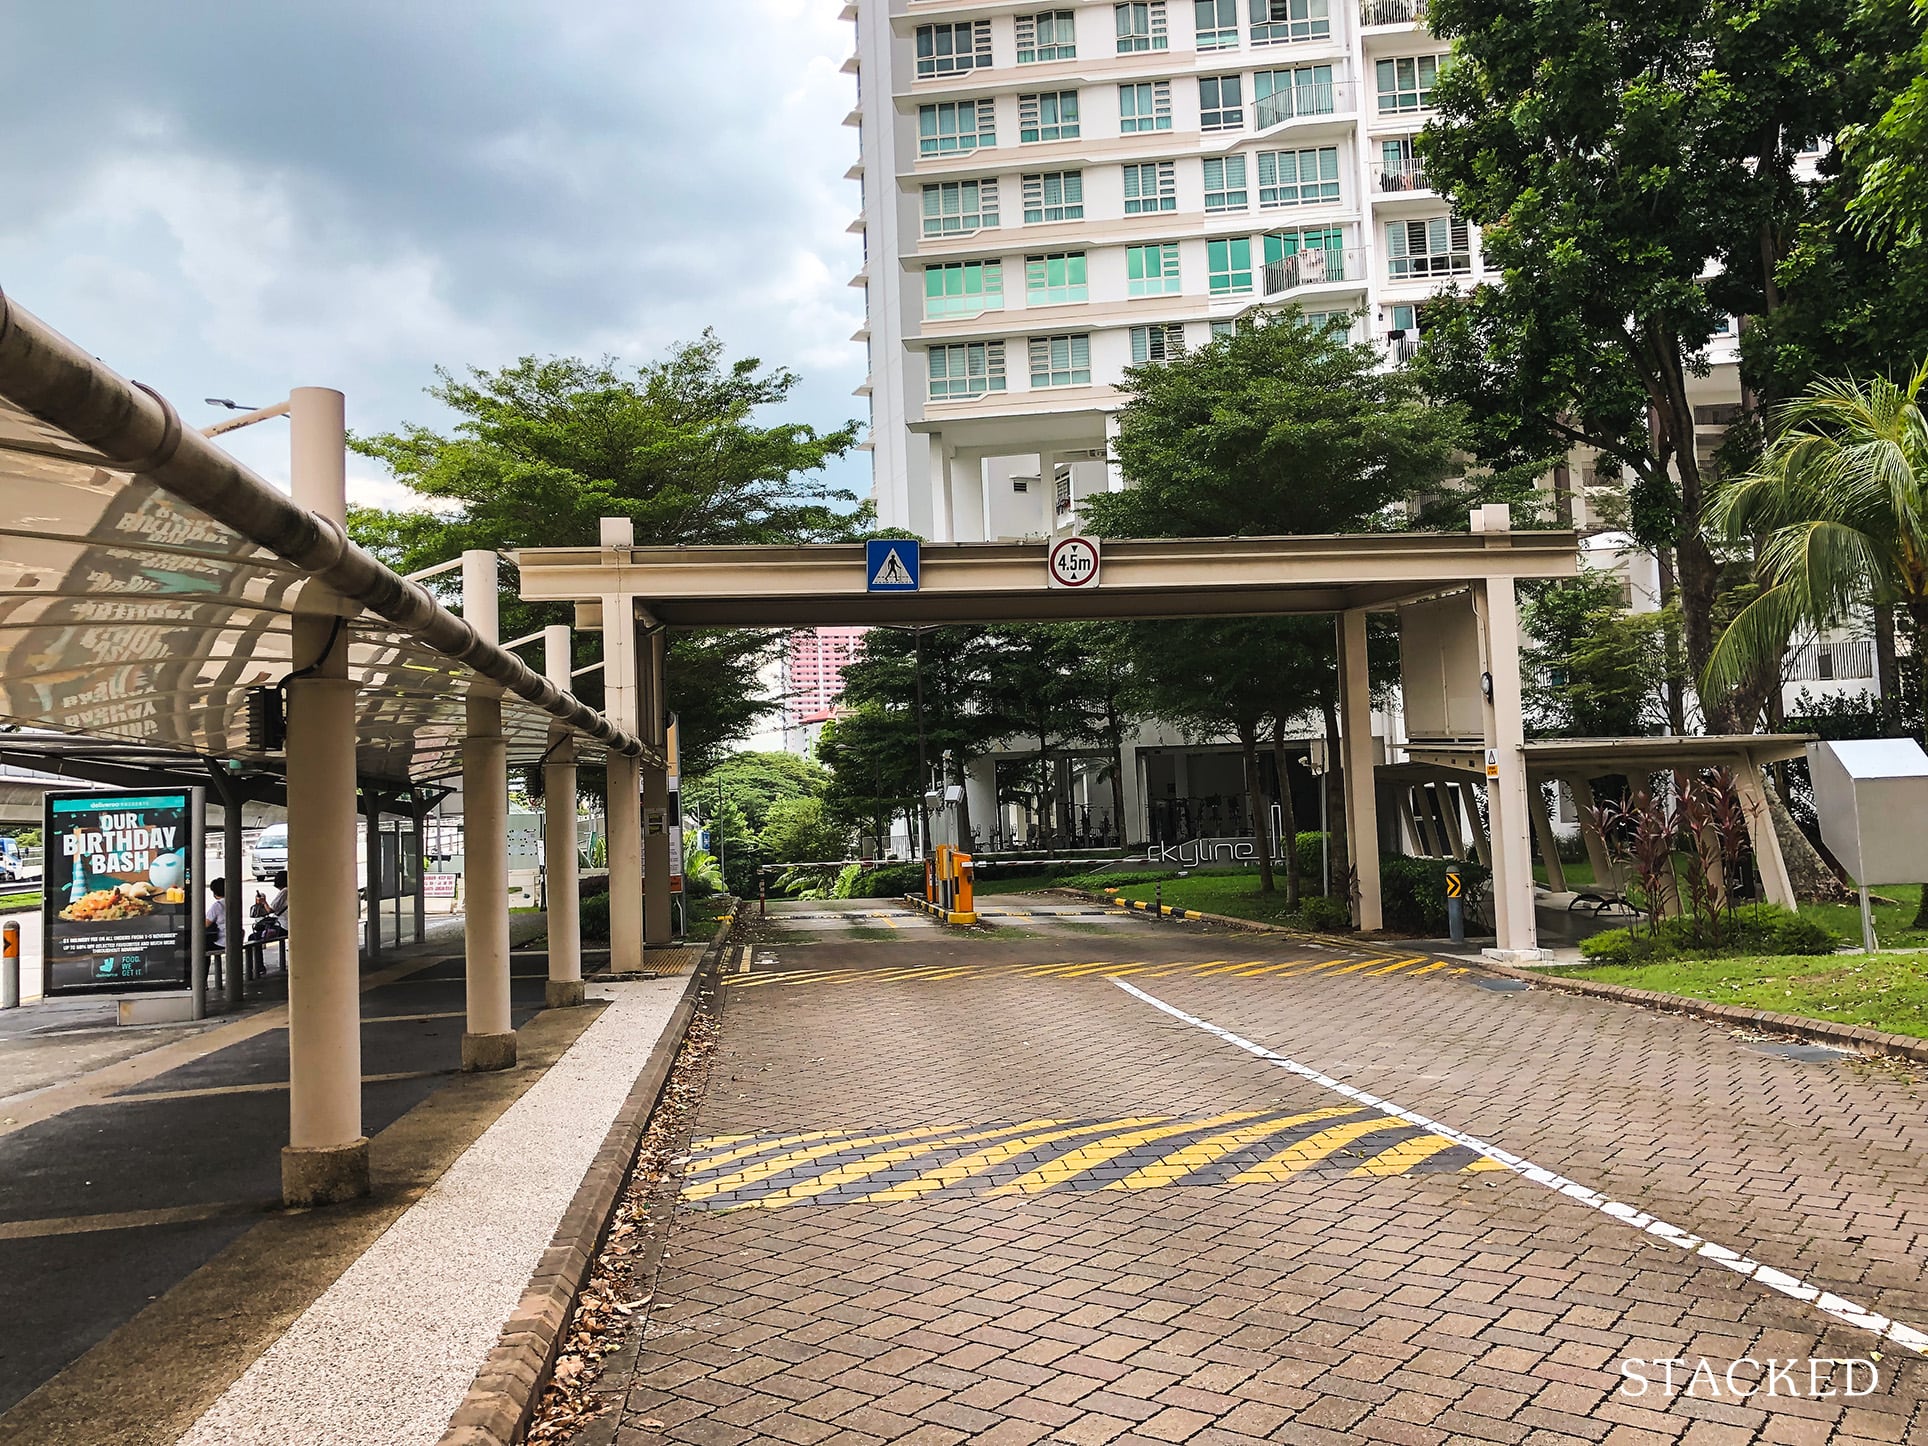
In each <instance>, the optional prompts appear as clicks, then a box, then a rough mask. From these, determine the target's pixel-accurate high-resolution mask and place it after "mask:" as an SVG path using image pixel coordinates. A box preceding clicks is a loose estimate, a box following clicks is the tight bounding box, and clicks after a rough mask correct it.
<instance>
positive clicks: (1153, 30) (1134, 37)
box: [1112, 0, 1168, 55]
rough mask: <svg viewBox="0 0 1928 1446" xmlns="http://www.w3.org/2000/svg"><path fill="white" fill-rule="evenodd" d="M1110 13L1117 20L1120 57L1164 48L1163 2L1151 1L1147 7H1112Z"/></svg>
mask: <svg viewBox="0 0 1928 1446" xmlns="http://www.w3.org/2000/svg"><path fill="white" fill-rule="evenodd" d="M1112 11H1113V13H1114V14H1115V15H1116V16H1117V19H1118V53H1119V54H1120V55H1134V54H1136V53H1137V52H1139V51H1141V50H1163V49H1165V48H1166V46H1167V44H1168V41H1167V39H1166V36H1165V0H1153V3H1152V4H1149V5H1114V6H1113V7H1112Z"/></svg>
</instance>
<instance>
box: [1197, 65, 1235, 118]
mask: <svg viewBox="0 0 1928 1446" xmlns="http://www.w3.org/2000/svg"><path fill="white" fill-rule="evenodd" d="M1243 94H1244V92H1243V91H1241V90H1240V88H1239V77H1237V76H1236V75H1208V76H1205V77H1204V78H1203V79H1201V80H1200V81H1199V82H1198V128H1199V129H1200V130H1206V131H1235V130H1240V129H1242V128H1243V127H1244V125H1245V102H1244V101H1243V100H1242V99H1241V97H1242V95H1243Z"/></svg>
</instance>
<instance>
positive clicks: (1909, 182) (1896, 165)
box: [1841, 0, 1928, 245]
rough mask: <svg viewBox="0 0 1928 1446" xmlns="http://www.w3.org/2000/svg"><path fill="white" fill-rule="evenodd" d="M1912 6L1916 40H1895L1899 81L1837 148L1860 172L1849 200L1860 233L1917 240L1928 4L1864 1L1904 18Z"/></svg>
mask: <svg viewBox="0 0 1928 1446" xmlns="http://www.w3.org/2000/svg"><path fill="white" fill-rule="evenodd" d="M1910 8H1912V9H1913V11H1914V13H1915V17H1916V21H1915V30H1916V36H1917V39H1916V43H1915V44H1914V45H1913V46H1912V47H1907V46H1900V45H1897V46H1895V47H1894V48H1893V49H1892V50H1891V51H1890V52H1888V53H1890V54H1894V55H1895V56H1897V58H1898V59H1899V61H1900V66H1899V67H1897V68H1898V69H1900V70H1901V74H1902V77H1903V78H1902V81H1901V84H1900V85H1898V86H1897V87H1895V89H1894V90H1893V91H1891V92H1889V93H1887V94H1884V95H1883V96H1882V97H1881V101H1882V102H1883V104H1882V109H1881V113H1880V116H1879V118H1878V119H1876V120H1874V121H1873V122H1872V124H1868V125H1863V126H1854V127H1850V128H1849V129H1848V130H1847V131H1846V132H1844V133H1843V135H1842V137H1841V149H1842V150H1843V151H1844V152H1845V153H1846V155H1847V158H1848V161H1849V163H1850V166H1851V167H1852V168H1853V169H1854V170H1856V171H1858V172H1859V173H1860V181H1859V185H1858V187H1857V192H1858V193H1857V195H1856V196H1855V198H1854V200H1853V202H1852V203H1851V204H1850V206H1849V211H1850V212H1851V213H1852V215H1853V217H1854V219H1855V221H1856V222H1857V228H1858V229H1859V230H1861V231H1862V232H1863V233H1864V234H1867V235H1871V236H1876V237H1884V238H1889V239H1893V240H1897V241H1900V242H1903V243H1914V244H1917V245H1919V244H1920V243H1922V242H1923V241H1928V8H1924V7H1923V6H1922V5H1920V4H1919V3H1916V4H1915V5H1913V6H1912V7H1910V6H1908V5H1907V4H1905V3H1903V0H1876V3H1874V4H1872V5H1870V6H1869V7H1868V9H1869V11H1870V12H1871V13H1872V14H1874V15H1876V16H1879V17H1883V18H1886V19H1888V20H1890V21H1893V22H1899V23H1901V24H1905V23H1906V22H1905V20H1903V19H1902V17H1903V16H1905V15H1906V13H1907V11H1908V10H1909V9H1910Z"/></svg>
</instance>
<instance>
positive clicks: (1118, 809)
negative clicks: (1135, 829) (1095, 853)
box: [1111, 728, 1131, 848]
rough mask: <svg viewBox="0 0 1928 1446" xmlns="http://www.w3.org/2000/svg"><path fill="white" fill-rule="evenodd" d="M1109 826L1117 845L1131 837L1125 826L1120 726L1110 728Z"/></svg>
mask: <svg viewBox="0 0 1928 1446" xmlns="http://www.w3.org/2000/svg"><path fill="white" fill-rule="evenodd" d="M1111 826H1112V827H1113V828H1115V829H1116V830H1117V831H1118V847H1119V848H1124V847H1125V846H1126V844H1127V843H1128V842H1129V841H1130V839H1131V831H1130V830H1129V829H1127V828H1126V827H1125V734H1124V730H1123V729H1122V728H1114V729H1112V730H1111Z"/></svg>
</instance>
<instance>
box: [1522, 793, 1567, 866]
mask: <svg viewBox="0 0 1928 1446" xmlns="http://www.w3.org/2000/svg"><path fill="white" fill-rule="evenodd" d="M1526 805H1527V808H1528V810H1529V811H1530V812H1531V814H1532V818H1533V837H1534V838H1535V839H1537V840H1539V844H1540V857H1541V858H1543V859H1545V860H1546V886H1547V887H1548V888H1549V889H1551V890H1552V891H1553V892H1554V893H1556V894H1564V893H1565V892H1566V869H1565V867H1564V866H1562V864H1561V863H1560V844H1559V840H1558V839H1557V838H1555V837H1554V835H1553V819H1552V816H1551V815H1550V814H1548V813H1547V811H1546V794H1545V793H1544V792H1542V791H1541V788H1540V785H1539V784H1537V783H1535V782H1534V781H1533V780H1532V779H1530V778H1529V779H1528V780H1527V781H1526Z"/></svg>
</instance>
